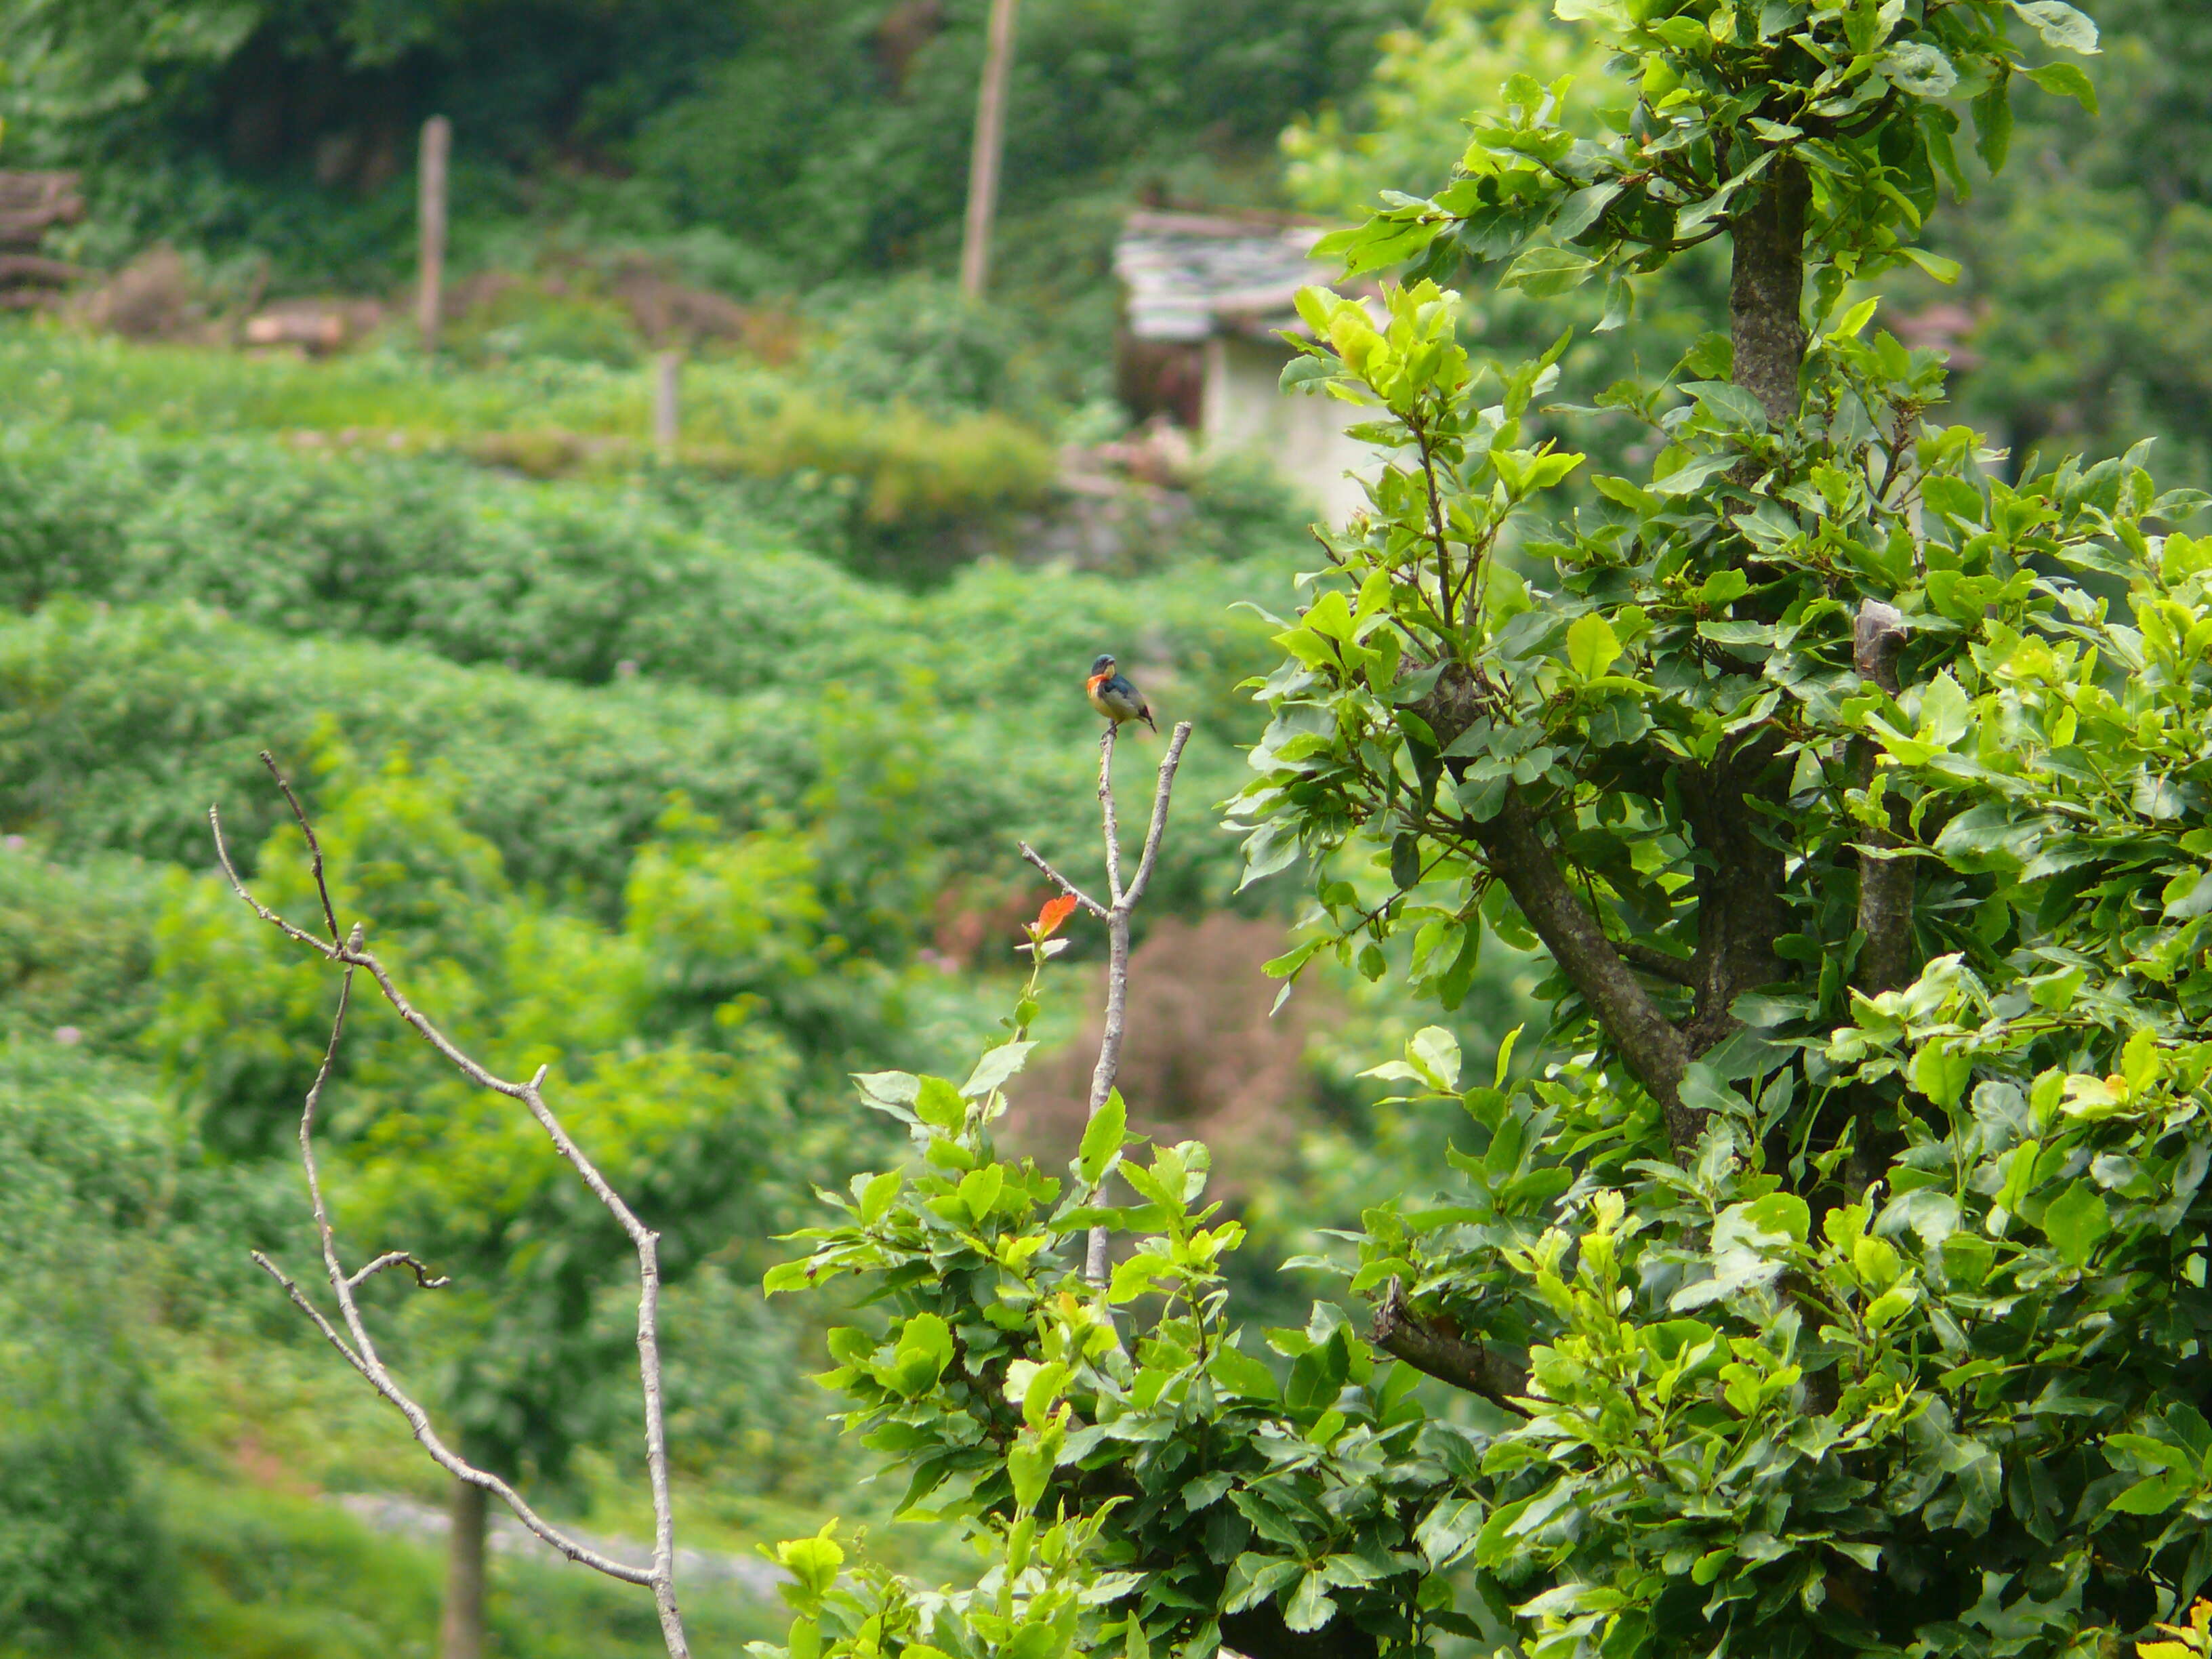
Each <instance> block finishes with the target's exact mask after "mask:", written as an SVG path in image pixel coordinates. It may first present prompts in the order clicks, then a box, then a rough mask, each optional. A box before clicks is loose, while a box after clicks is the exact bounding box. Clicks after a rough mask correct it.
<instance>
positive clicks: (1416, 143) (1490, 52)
mask: <svg viewBox="0 0 2212 1659" xmlns="http://www.w3.org/2000/svg"><path fill="white" fill-rule="evenodd" d="M1604 65H1605V53H1604V52H1603V51H1602V49H1601V48H1600V47H1599V46H1597V45H1596V44H1595V42H1593V41H1591V40H1589V38H1588V36H1587V35H1586V34H1584V33H1583V32H1581V31H1579V30H1577V29H1575V28H1572V27H1568V26H1566V25H1564V24H1561V23H1559V22H1557V21H1554V20H1553V18H1552V17H1551V16H1550V15H1548V13H1547V11H1546V10H1543V9H1536V8H1534V7H1528V6H1522V5H1517V4H1512V3H1501V0H1433V3H1431V5H1430V6H1429V8H1428V9H1427V12H1426V14H1425V16H1424V17H1423V18H1422V20H1421V22H1420V24H1419V27H1413V28H1405V29H1399V30H1395V31H1394V32H1392V33H1389V34H1387V35H1385V36H1383V41H1382V47H1381V52H1380V55H1379V56H1378V57H1377V58H1376V64H1375V67H1374V69H1373V70H1371V71H1370V74H1369V78H1368V85H1367V88H1366V93H1365V97H1364V108H1363V109H1362V110H1361V111H1360V112H1359V113H1360V116H1361V117H1362V118H1364V124H1365V125H1366V127H1367V130H1366V131H1361V132H1354V131H1349V130H1348V129H1347V128H1346V124H1345V112H1344V111H1342V110H1340V109H1338V108H1335V107H1329V108H1325V109H1322V110H1321V111H1319V112H1316V113H1315V114H1314V115H1313V116H1312V117H1310V118H1303V119H1300V120H1298V121H1297V122H1294V123H1292V124H1291V126H1290V127H1288V128H1287V129H1286V130H1285V131H1284V133H1283V137H1282V141H1281V142H1282V149H1283V154H1284V156H1285V167H1284V179H1283V182H1284V185H1285V188H1286V189H1287V190H1288V191H1290V193H1291V196H1292V197H1294V198H1295V199H1296V200H1297V202H1298V203H1299V204H1300V205H1301V206H1303V207H1304V208H1306V209H1308V210H1310V211H1312V212H1315V213H1326V214H1330V215H1334V216H1343V217H1358V216H1364V215H1365V214H1367V213H1368V212H1369V211H1370V210H1372V209H1373V207H1374V206H1375V204H1376V197H1379V196H1380V195H1381V194H1382V192H1383V191H1386V190H1395V189H1397V188H1399V187H1400V186H1401V185H1403V184H1404V183H1405V182H1406V181H1407V179H1437V178H1443V177H1445V176H1447V175H1449V173H1450V172H1451V170H1452V168H1453V167H1454V166H1455V164H1456V163H1457V162H1458V161H1459V159H1460V157H1461V155H1462V154H1463V153H1464V152H1465V150H1466V149H1467V129H1466V128H1465V126H1464V125H1462V117H1464V116H1465V115H1466V113H1467V112H1468V110H1469V109H1472V108H1474V107H1476V106H1479V105H1480V104H1481V103H1483V102H1484V101H1485V100H1488V99H1489V98H1491V97H1492V96H1493V95H1494V94H1496V92H1497V90H1498V88H1499V87H1500V86H1501V85H1503V84H1504V82H1505V81H1506V80H1507V79H1508V78H1510V76H1513V75H1515V74H1525V75H1529V76H1534V78H1535V79H1536V80H1537V81H1538V82H1541V83H1542V84H1543V85H1545V86H1553V85H1556V84H1557V83H1558V82H1559V80H1560V79H1561V77H1562V76H1572V77H1574V79H1575V81H1576V82H1577V83H1578V84H1579V85H1581V86H1582V87H1583V92H1584V95H1585V97H1588V96H1589V95H1591V94H1595V95H1596V96H1599V97H1603V96H1606V95H1607V93H1608V92H1610V93H1612V94H1613V95H1614V96H1615V97H1617V98H1618V97H1620V91H1621V89H1620V88H1605V87H1604V86H1603V85H1602V83H1601V82H1600V77H1601V74H1602V71H1603V70H1604ZM1593 82H1599V84H1598V85H1595V86H1593V85H1591V84H1590V83H1593ZM1565 118H1567V119H1568V120H1569V121H1571V123H1572V124H1573V130H1574V131H1575V132H1576V135H1577V137H1583V138H1591V139H1595V138H1596V137H1600V136H1601V134H1602V133H1603V132H1604V131H1605V130H1606V127H1607V125H1608V122H1611V123H1613V124H1616V125H1617V124H1618V123H1619V122H1620V120H1622V119H1625V118H1626V102H1625V100H1624V101H1623V102H1622V103H1621V104H1620V106H1619V107H1616V108H1614V109H1611V110H1607V111H1605V112H1601V111H1600V110H1599V109H1598V108H1597V107H1596V106H1592V105H1589V104H1588V103H1580V104H1576V105H1573V106H1568V107H1567V109H1566V110H1565Z"/></svg>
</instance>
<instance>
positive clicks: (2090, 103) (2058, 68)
mask: <svg viewBox="0 0 2212 1659" xmlns="http://www.w3.org/2000/svg"><path fill="white" fill-rule="evenodd" d="M2027 78H2028V79H2029V80H2031V81H2033V82H2035V84H2036V85H2038V86H2039V87H2041V88H2043V89H2044V90H2045V92H2047V93H2050V94H2051V95H2052V96H2053V97H2057V98H2071V99H2072V100H2074V101H2075V103H2077V104H2079V105H2081V107H2082V108H2083V109H2085V110H2087V111H2088V112H2089V113H2090V114H2092V115H2094V114H2095V113H2096V112H2097V88H2095V87H2094V86H2093V84H2091V82H2090V80H2089V77H2088V76H2087V75H2085V74H2083V73H2082V71H2081V67H2080V65H2078V64H2045V65H2044V66H2043V67H2042V68H2041V69H2032V70H2028V71H2027Z"/></svg>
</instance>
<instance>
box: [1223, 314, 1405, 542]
mask: <svg viewBox="0 0 2212 1659" xmlns="http://www.w3.org/2000/svg"><path fill="white" fill-rule="evenodd" d="M1290 359H1291V349H1290V348H1289V347H1288V346H1286V345H1284V344H1283V343H1281V342H1280V341H1277V340H1253V339H1247V338H1245V337H1243V336H1242V335H1233V334H1231V335H1222V334H1217V335H1215V336H1214V337H1212V338H1211V339H1209V340H1208V341H1207V342H1206V393H1205V398H1204V401H1203V404H1202V405H1201V410H1200V435H1201V436H1202V437H1203V438H1204V440H1205V447H1206V453H1208V454H1243V455H1250V456H1255V457H1257V458H1259V459H1263V460H1265V461H1267V462H1268V463H1269V464H1270V465H1272V466H1273V468H1274V470H1275V471H1276V473H1277V474H1278V475H1279V477H1281V478H1282V479H1283V481H1284V482H1285V483H1287V484H1289V485H1290V486H1291V488H1292V489H1296V490H1297V491H1298V492H1299V493H1300V494H1301V495H1304V497H1305V498H1306V499H1307V500H1308V501H1310V502H1311V503H1312V504H1313V506H1314V507H1316V508H1317V509H1318V510H1319V511H1320V512H1321V513H1322V516H1323V517H1324V518H1326V519H1327V520H1328V522H1329V523H1330V524H1332V525H1342V524H1343V523H1344V521H1345V520H1346V519H1347V518H1349V517H1350V516H1351V514H1352V512H1353V510H1354V509H1355V508H1358V507H1364V506H1365V505H1366V503H1367V497H1366V495H1365V493H1364V491H1362V490H1361V489H1360V487H1359V485H1358V483H1357V481H1356V480H1355V479H1354V478H1352V477H1346V473H1348V472H1352V473H1357V474H1358V475H1359V476H1360V477H1370V478H1371V477H1374V476H1375V475H1376V472H1378V471H1381V469H1382V459H1381V457H1380V456H1379V455H1378V454H1377V453H1376V452H1375V451H1374V450H1373V449H1370V447H1368V446H1366V445H1365V444H1361V443H1355V442H1354V441H1352V440H1351V439H1350V438H1347V437H1346V436H1345V435H1344V428H1346V426H1349V425H1351V424H1352V423H1353V422H1357V421H1358V420H1359V419H1360V418H1361V417H1362V416H1363V415H1364V416H1367V417H1368V418H1370V419H1371V418H1372V411H1366V410H1360V409H1358V408H1356V407H1355V406H1353V405H1352V404H1347V403H1346V402H1345V401H1344V400H1343V399H1342V398H1329V397H1322V396H1318V395H1316V394H1314V393H1311V392H1294V393H1287V394H1286V393H1285V392H1282V391H1281V390H1280V389H1279V383H1280V380H1281V378H1282V373H1283V365H1284V364H1285V363H1286V362H1289V361H1290Z"/></svg>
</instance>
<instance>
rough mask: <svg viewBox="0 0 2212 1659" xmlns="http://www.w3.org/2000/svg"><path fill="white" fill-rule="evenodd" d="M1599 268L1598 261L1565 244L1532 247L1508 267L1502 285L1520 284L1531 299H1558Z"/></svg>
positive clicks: (1518, 286)
mask: <svg viewBox="0 0 2212 1659" xmlns="http://www.w3.org/2000/svg"><path fill="white" fill-rule="evenodd" d="M1596 269H1597V261H1596V260H1595V259H1588V258H1583V256H1582V255H1581V254H1579V253H1573V252H1569V251H1568V250H1567V249H1565V248H1563V247H1532V248H1530V249H1528V251H1527V252H1524V253H1522V255H1521V257H1520V258H1517V259H1516V260H1515V261H1514V262H1513V263H1512V264H1510V265H1508V266H1507V267H1506V268H1505V274H1504V276H1501V277H1499V278H1498V287H1500V288H1517V289H1520V290H1521V291H1522V293H1524V294H1526V295H1528V297H1529V298H1530V299H1532V300H1555V299H1557V298H1558V297H1559V295H1562V294H1568V293H1571V292H1572V291H1573V290H1574V289H1577V288H1580V287H1581V286H1582V285H1583V283H1585V282H1587V281H1588V280H1589V274H1590V272H1592V271H1593V270H1596Z"/></svg>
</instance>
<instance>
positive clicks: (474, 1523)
mask: <svg viewBox="0 0 2212 1659" xmlns="http://www.w3.org/2000/svg"><path fill="white" fill-rule="evenodd" d="M485 1497H486V1494H485V1492H484V1489H483V1487H482V1486H471V1484H470V1483H469V1482H467V1481H465V1480H456V1481H454V1482H453V1534H452V1539H451V1542H450V1546H449V1548H448V1551H447V1557H446V1614H445V1617H444V1619H443V1620H441V1621H440V1624H439V1626H438V1659H483V1650H484V1519H485Z"/></svg>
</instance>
